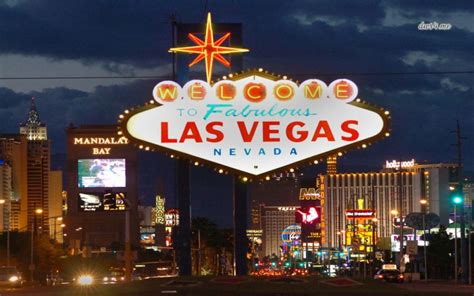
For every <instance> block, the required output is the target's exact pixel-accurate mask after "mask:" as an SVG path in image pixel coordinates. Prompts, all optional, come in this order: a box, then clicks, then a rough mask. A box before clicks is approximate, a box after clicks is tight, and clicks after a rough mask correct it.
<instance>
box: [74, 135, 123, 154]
mask: <svg viewBox="0 0 474 296" xmlns="http://www.w3.org/2000/svg"><path fill="white" fill-rule="evenodd" d="M73 143H74V145H127V144H128V139H127V138H125V137H120V138H115V137H107V138H103V137H90V138H88V137H85V138H84V137H79V138H78V137H75V138H74V140H73ZM111 152H112V148H111V147H92V154H93V155H109V154H111Z"/></svg>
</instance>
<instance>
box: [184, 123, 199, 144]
mask: <svg viewBox="0 0 474 296" xmlns="http://www.w3.org/2000/svg"><path fill="white" fill-rule="evenodd" d="M187 139H190V140H194V141H196V143H201V142H202V137H201V134H200V133H199V129H198V128H197V126H196V123H195V122H193V121H189V122H186V125H185V126H184V129H183V134H182V135H181V138H179V142H180V143H183V142H184V141H186V140H187Z"/></svg>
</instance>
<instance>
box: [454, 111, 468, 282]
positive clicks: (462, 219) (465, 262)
mask: <svg viewBox="0 0 474 296" xmlns="http://www.w3.org/2000/svg"><path fill="white" fill-rule="evenodd" d="M463 139H465V138H463V137H462V136H461V127H460V126H459V120H457V121H456V148H457V154H458V155H457V156H458V157H457V158H458V159H457V163H458V175H457V177H458V186H457V191H458V194H459V195H460V196H462V203H461V204H460V209H459V215H460V217H459V218H460V219H459V220H460V224H461V225H460V230H461V268H462V281H463V284H465V285H467V284H468V283H469V277H470V275H471V272H470V270H468V269H469V264H468V263H469V262H468V256H467V242H466V225H465V217H464V194H463V183H464V182H463V176H462V167H463V164H462V140H463ZM456 272H457V271H456Z"/></svg>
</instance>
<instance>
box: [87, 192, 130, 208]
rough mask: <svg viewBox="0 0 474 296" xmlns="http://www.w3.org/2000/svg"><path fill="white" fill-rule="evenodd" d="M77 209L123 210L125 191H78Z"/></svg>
mask: <svg viewBox="0 0 474 296" xmlns="http://www.w3.org/2000/svg"><path fill="white" fill-rule="evenodd" d="M78 197H79V202H78V204H79V211H81V212H102V211H124V210H125V193H123V192H118V193H112V192H105V193H98V192H96V193H85V192H82V193H79V196H78Z"/></svg>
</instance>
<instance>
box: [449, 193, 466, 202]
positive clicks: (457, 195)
mask: <svg viewBox="0 0 474 296" xmlns="http://www.w3.org/2000/svg"><path fill="white" fill-rule="evenodd" d="M451 201H452V202H453V203H454V204H455V205H460V204H462V203H463V201H464V199H463V197H462V193H461V192H459V191H458V190H457V191H454V192H453V195H452V196H451Z"/></svg>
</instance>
